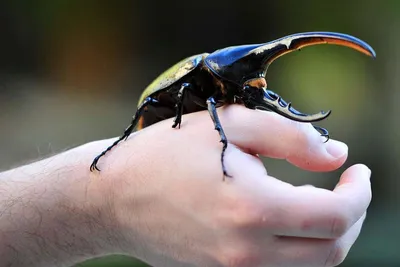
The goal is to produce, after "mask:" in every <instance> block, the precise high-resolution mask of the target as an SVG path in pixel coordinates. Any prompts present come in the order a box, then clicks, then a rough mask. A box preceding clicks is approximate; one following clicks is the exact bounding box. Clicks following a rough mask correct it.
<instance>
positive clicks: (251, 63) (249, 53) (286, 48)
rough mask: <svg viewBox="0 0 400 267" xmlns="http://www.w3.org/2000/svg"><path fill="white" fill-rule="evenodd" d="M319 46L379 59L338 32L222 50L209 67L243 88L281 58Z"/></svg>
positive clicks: (365, 46)
mask: <svg viewBox="0 0 400 267" xmlns="http://www.w3.org/2000/svg"><path fill="white" fill-rule="evenodd" d="M317 44H335V45H341V46H346V47H350V48H353V49H355V50H357V51H359V52H361V53H364V54H366V55H368V56H371V57H375V51H374V50H373V49H372V47H371V46H369V45H368V44H367V43H365V42H364V41H362V40H360V39H358V38H356V37H354V36H351V35H347V34H343V33H335V32H305V33H297V34H292V35H289V36H286V37H283V38H280V39H277V40H275V41H271V42H268V43H264V44H252V45H240V46H231V47H227V48H223V49H219V50H217V51H215V52H213V53H212V54H210V55H208V56H207V57H206V58H205V63H206V64H207V66H208V67H209V69H210V70H212V71H213V72H214V73H215V74H216V75H218V76H219V77H221V78H223V79H227V80H230V81H233V82H236V83H237V84H241V82H244V81H246V80H247V79H248V78H249V76H251V75H258V74H261V73H264V75H265V74H266V71H267V69H268V66H269V65H270V64H271V63H272V62H273V61H274V60H275V59H277V58H278V57H280V56H282V55H284V54H287V53H290V52H292V51H295V50H299V49H300V48H302V47H305V46H310V45H317ZM243 79H244V80H243Z"/></svg>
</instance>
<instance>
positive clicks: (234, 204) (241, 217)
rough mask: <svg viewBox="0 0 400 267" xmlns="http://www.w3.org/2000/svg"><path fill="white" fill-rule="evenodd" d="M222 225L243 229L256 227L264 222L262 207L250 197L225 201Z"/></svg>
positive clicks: (240, 196) (239, 197) (238, 197)
mask: <svg viewBox="0 0 400 267" xmlns="http://www.w3.org/2000/svg"><path fill="white" fill-rule="evenodd" d="M223 210H224V211H223V212H222V213H220V215H223V216H222V217H221V218H222V223H223V224H224V225H228V226H229V227H230V228H234V229H242V228H250V227H256V226H258V225H260V224H261V223H262V221H263V209H262V205H260V204H259V203H257V202H256V201H254V200H253V199H252V198H251V197H249V196H247V197H246V196H243V195H236V196H234V197H230V198H229V200H227V199H225V207H224V209H223Z"/></svg>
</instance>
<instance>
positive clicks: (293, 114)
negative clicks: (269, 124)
mask: <svg viewBox="0 0 400 267" xmlns="http://www.w3.org/2000/svg"><path fill="white" fill-rule="evenodd" d="M244 94H245V95H244V96H245V98H244V104H245V106H247V107H248V108H251V109H258V110H267V111H273V112H276V113H278V114H280V115H282V116H284V117H286V118H288V119H291V120H294V121H299V122H315V121H321V120H323V119H325V118H327V117H328V116H329V115H330V114H331V111H330V110H329V111H327V112H324V111H321V112H319V113H315V114H305V113H302V112H300V111H298V110H296V109H294V108H293V107H292V104H291V103H287V102H286V101H285V100H283V99H282V97H280V96H279V95H278V94H276V93H274V92H272V91H271V90H267V89H262V90H260V89H258V88H255V87H247V88H246V90H245V91H244Z"/></svg>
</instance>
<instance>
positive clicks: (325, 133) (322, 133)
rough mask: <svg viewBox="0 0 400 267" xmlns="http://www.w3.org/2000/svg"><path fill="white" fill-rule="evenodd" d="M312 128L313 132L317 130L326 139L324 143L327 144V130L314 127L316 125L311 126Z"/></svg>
mask: <svg viewBox="0 0 400 267" xmlns="http://www.w3.org/2000/svg"><path fill="white" fill-rule="evenodd" d="M313 127H314V129H315V130H317V131H318V132H320V133H321V136H323V137H326V141H325V143H326V142H328V140H329V132H328V130H327V129H325V128H322V127H319V126H316V125H313Z"/></svg>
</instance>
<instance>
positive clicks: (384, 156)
mask: <svg viewBox="0 0 400 267" xmlns="http://www.w3.org/2000/svg"><path fill="white" fill-rule="evenodd" d="M399 28H400V2H399V1H394V0H387V1H380V2H378V1H317V0H314V1H267V0H263V1H250V0H247V1H244V0H230V1H216V0H201V1H183V0H178V1H156V2H154V1H61V0H59V1H50V0H37V1H32V2H28V1H20V0H13V1H2V2H1V3H0V29H1V31H0V32H1V35H0V36H1V37H0V92H1V93H0V105H1V112H0V123H1V125H2V126H1V131H0V140H3V141H2V142H1V143H2V150H1V151H0V168H1V169H8V168H11V167H13V166H16V165H19V164H23V163H24V162H26V161H28V160H29V161H30V160H34V159H37V158H39V157H43V156H46V155H49V154H51V153H57V152H59V151H62V150H64V149H67V148H69V147H73V146H76V145H79V144H83V143H85V142H89V141H92V140H97V139H103V138H109V137H114V136H118V135H120V134H121V133H122V131H123V130H124V129H125V127H126V125H127V124H128V123H129V121H130V118H131V116H132V114H133V113H134V111H135V109H136V103H137V100H138V97H139V94H140V93H141V91H142V90H143V89H144V88H145V87H146V86H147V84H149V83H150V82H151V81H152V79H154V78H155V77H156V76H158V75H159V74H160V73H161V72H162V71H163V70H165V69H166V68H168V67H169V66H170V65H172V64H174V63H175V62H177V61H178V60H180V59H182V58H184V57H186V56H189V55H192V54H197V53H200V52H212V51H214V50H216V49H218V48H223V47H226V46H231V45H239V44H250V43H261V42H266V41H270V40H273V39H276V38H279V37H282V36H285V35H288V34H292V33H296V32H303V31H335V32H343V33H347V34H352V35H354V36H357V37H359V38H361V39H363V40H364V41H366V42H368V43H369V44H370V45H371V46H372V47H373V48H374V49H375V51H376V52H377V59H376V60H372V59H371V58H368V57H366V56H365V55H363V54H360V53H358V52H356V51H353V50H350V49H348V48H344V47H338V46H315V47H311V48H306V49H303V50H302V51H301V52H296V53H292V54H289V55H287V56H285V57H282V58H280V59H279V60H278V61H276V62H275V63H274V64H273V65H272V66H271V68H270V69H269V72H268V76H267V79H268V85H269V89H271V90H274V91H275V92H277V93H278V94H281V95H282V96H283V97H284V98H285V99H286V100H288V101H292V102H293V104H294V106H295V107H297V108H298V109H300V110H302V111H305V112H316V111H319V110H321V109H323V110H327V109H332V110H333V112H332V115H331V116H330V117H329V118H328V119H327V120H326V121H324V122H321V123H319V125H320V126H323V127H327V128H328V129H329V131H330V134H331V136H332V138H334V139H338V140H342V141H344V142H346V143H347V144H348V145H349V159H348V161H347V162H346V164H345V166H343V168H341V169H340V170H338V171H335V172H332V173H326V174H321V173H310V172H306V171H303V170H299V169H297V168H295V167H293V166H290V165H289V164H288V163H286V162H284V161H279V160H271V159H265V164H266V166H267V168H268V171H269V173H272V175H274V176H277V177H281V178H282V179H285V180H286V181H290V182H292V183H294V184H314V185H316V186H320V187H325V188H332V187H333V186H334V185H335V183H336V182H337V181H338V178H339V176H340V174H341V173H342V172H343V170H344V169H345V168H347V167H349V166H350V165H352V164H355V163H359V162H362V163H365V164H367V165H368V166H369V167H370V168H371V169H372V184H373V201H372V204H371V207H370V209H369V213H368V217H367V220H366V222H365V226H364V228H363V231H362V233H361V236H360V238H359V239H358V241H357V243H356V244H355V246H354V247H353V248H352V250H351V251H350V253H349V255H348V257H347V259H346V260H345V262H344V263H343V264H342V265H341V266H400V253H399V247H400V246H399V240H400V231H399V230H398V226H399V225H400V213H399V208H398V206H397V205H399V204H400V195H399V194H398V191H399V189H400V186H399V183H400V182H399V179H398V173H399V172H400V164H399V163H400V160H399V155H400V144H399V142H398V140H399V137H400V124H399V114H400V105H399V103H398V102H399V100H400V90H399V89H398V88H399V85H400V75H399V66H400V50H399V44H400V33H399ZM79 266H81V267H84V266H86V267H89V266H115V267H118V266H121V267H122V266H146V265H144V264H143V263H139V262H136V261H135V260H133V259H129V258H125V257H119V256H115V257H108V258H102V259H96V260H92V261H88V262H86V263H82V264H80V265H79Z"/></svg>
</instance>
